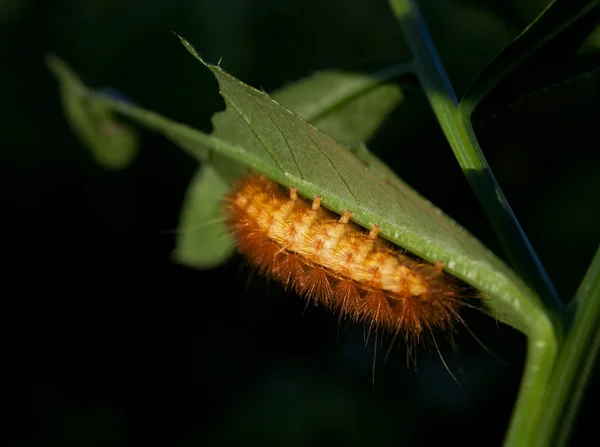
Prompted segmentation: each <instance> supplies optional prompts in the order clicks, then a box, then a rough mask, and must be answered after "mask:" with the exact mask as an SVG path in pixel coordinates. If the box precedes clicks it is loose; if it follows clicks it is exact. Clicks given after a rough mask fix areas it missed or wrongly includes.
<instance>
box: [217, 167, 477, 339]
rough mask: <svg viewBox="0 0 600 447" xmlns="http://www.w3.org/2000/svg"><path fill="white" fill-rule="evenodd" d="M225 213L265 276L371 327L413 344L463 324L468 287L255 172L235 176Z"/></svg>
mask: <svg viewBox="0 0 600 447" xmlns="http://www.w3.org/2000/svg"><path fill="white" fill-rule="evenodd" d="M225 216H226V217H225V219H226V224H227V227H228V228H229V230H230V231H231V232H232V233H233V235H234V238H235V240H236V244H237V249H238V251H239V252H240V253H241V254H243V255H244V256H245V257H246V258H247V260H248V261H249V263H250V264H252V265H253V266H254V267H256V269H257V270H258V272H259V273H260V274H262V275H265V276H268V277H271V278H273V279H275V280H276V281H278V282H279V283H281V284H282V285H283V286H284V287H285V288H286V289H292V290H295V291H296V292H297V293H298V294H299V295H301V296H303V297H305V298H306V299H308V300H309V301H313V302H314V303H315V304H318V305H323V306H325V307H327V308H329V309H331V310H333V311H335V312H338V313H339V314H340V317H347V318H349V319H351V320H353V321H357V322H360V321H362V322H365V323H366V324H367V325H368V326H369V328H370V329H371V328H375V329H379V328H381V329H383V330H386V331H389V332H392V333H394V334H396V335H397V334H402V335H403V336H404V337H405V339H406V340H407V341H408V342H410V345H411V346H412V345H413V344H416V343H419V342H420V341H421V340H423V339H426V338H429V337H430V336H433V332H434V330H436V329H439V330H442V331H450V330H452V328H453V327H454V324H455V323H457V322H461V323H462V322H463V320H462V319H461V317H460V316H459V313H458V311H459V309H460V308H461V307H462V306H464V305H468V300H467V299H466V298H465V297H466V294H465V291H466V290H467V289H468V288H467V287H466V286H465V285H464V284H462V283H461V282H460V281H459V280H458V279H456V278H454V277H452V276H450V275H449V274H447V273H445V272H443V267H444V264H443V263H442V262H438V263H435V264H433V265H432V264H429V263H427V262H426V261H424V260H422V259H419V258H417V257H416V256H414V255H412V254H411V253H408V252H406V251H405V250H403V249H401V248H400V247H398V246H396V245H394V244H392V243H391V242H389V241H388V240H386V239H384V238H382V237H381V236H380V235H379V230H380V228H379V227H378V226H377V225H373V227H372V228H370V229H368V230H367V229H365V228H363V227H360V226H359V225H358V224H356V223H354V222H352V221H351V217H352V212H351V211H349V210H347V211H345V212H344V213H343V214H342V215H339V214H336V213H334V212H332V211H330V210H328V209H327V208H325V207H323V206H321V197H319V196H317V197H314V198H313V199H312V200H308V199H306V198H303V197H301V196H299V195H298V193H297V190H296V188H293V187H292V188H289V190H288V189H285V188H284V187H282V186H281V185H279V184H277V183H273V182H272V181H270V180H268V179H267V178H266V177H265V176H263V175H260V174H255V173H253V174H250V175H246V176H243V177H242V178H241V179H239V180H238V181H237V182H235V184H234V186H233V189H232V191H231V193H230V194H229V195H228V196H227V197H226V201H225Z"/></svg>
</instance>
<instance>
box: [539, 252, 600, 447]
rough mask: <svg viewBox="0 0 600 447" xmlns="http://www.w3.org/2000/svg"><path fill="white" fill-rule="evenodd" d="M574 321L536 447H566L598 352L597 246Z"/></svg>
mask: <svg viewBox="0 0 600 447" xmlns="http://www.w3.org/2000/svg"><path fill="white" fill-rule="evenodd" d="M573 305H574V306H575V318H574V320H573V324H572V326H571V329H570V331H569V334H568V336H567V338H566V340H565V343H564V345H563V346H562V349H561V353H560V356H559V358H558V361H557V363H556V366H555V368H554V371H553V375H552V378H551V380H550V383H549V384H548V390H547V392H546V396H547V397H546V400H545V402H544V405H543V408H542V413H541V415H540V419H539V420H538V423H537V426H538V432H537V436H536V438H535V443H534V444H531V445H532V446H536V447H546V446H549V445H556V446H560V445H565V444H566V442H567V439H568V436H569V434H570V431H571V428H572V425H573V422H574V419H575V416H576V414H577V411H578V409H579V405H580V404H581V399H582V397H583V391H584V390H585V387H586V385H587V383H588V381H589V379H590V376H591V373H592V371H593V369H594V365H595V362H596V357H597V355H598V352H599V351H600V247H599V248H598V250H597V251H596V255H595V256H594V259H593V260H592V263H591V265H590V267H589V269H588V271H587V273H586V275H585V277H584V279H583V281H582V283H581V285H580V286H579V290H578V291H577V294H576V295H575V299H574V300H573Z"/></svg>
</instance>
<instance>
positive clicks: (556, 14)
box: [459, 0, 600, 120]
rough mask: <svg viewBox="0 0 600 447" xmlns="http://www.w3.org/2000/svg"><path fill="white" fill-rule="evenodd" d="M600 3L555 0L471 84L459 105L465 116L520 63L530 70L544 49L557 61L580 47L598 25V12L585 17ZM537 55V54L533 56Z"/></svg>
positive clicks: (467, 117) (548, 55)
mask: <svg viewBox="0 0 600 447" xmlns="http://www.w3.org/2000/svg"><path fill="white" fill-rule="evenodd" d="M598 6H600V0H554V1H552V2H551V3H550V4H549V5H548V6H547V7H546V8H545V9H544V10H543V11H542V12H541V14H540V15H539V16H537V17H536V19H535V20H534V21H533V22H531V24H529V26H527V28H525V30H524V31H523V32H522V33H521V34H519V36H518V37H517V38H516V39H515V40H514V41H513V42H512V43H511V44H510V45H508V46H507V47H506V48H505V49H504V50H503V51H502V52H501V53H500V54H499V55H498V56H497V57H496V58H495V59H494V60H493V61H492V62H491V63H490V64H489V65H488V66H487V67H485V69H484V70H483V71H482V72H481V73H480V74H479V75H478V76H477V78H476V79H475V80H474V81H473V82H472V84H471V85H470V86H469V88H468V90H467V92H466V93H465V94H464V96H463V98H462V100H461V102H460V106H459V111H460V113H461V115H462V116H463V117H465V120H468V119H469V117H470V116H471V113H472V112H473V110H474V109H475V107H476V106H477V104H479V103H480V102H481V100H482V99H483V98H484V97H486V95H488V93H489V92H491V91H492V90H493V89H494V88H495V87H497V86H498V85H499V84H500V83H501V82H502V81H503V80H505V79H506V78H507V77H508V76H509V75H510V74H511V73H512V72H514V71H515V70H517V69H518V68H519V67H520V66H521V65H524V64H525V63H527V69H526V70H523V72H524V73H525V74H527V73H530V72H532V71H533V70H532V69H531V67H532V66H533V65H534V64H535V63H536V62H537V61H536V58H537V57H540V56H539V54H542V53H543V54H542V56H541V57H543V58H545V59H550V60H554V61H556V60H558V58H559V56H560V55H561V53H564V52H565V51H569V47H575V48H574V49H576V48H577V47H579V46H580V45H581V44H582V43H583V42H584V41H585V39H586V38H587V37H588V36H589V35H590V34H591V33H592V32H593V31H594V29H595V28H596V25H597V17H595V16H594V17H590V20H588V21H587V22H586V23H585V24H584V23H583V20H584V19H585V18H586V16H588V15H590V13H595V14H592V15H596V16H597V12H598ZM559 38H560V39H559ZM542 50H543V51H542ZM536 53H538V54H536ZM534 55H536V58H533V57H532V56H534ZM543 69H545V67H543V68H542V70H543ZM513 81H515V79H513ZM515 83H516V82H515Z"/></svg>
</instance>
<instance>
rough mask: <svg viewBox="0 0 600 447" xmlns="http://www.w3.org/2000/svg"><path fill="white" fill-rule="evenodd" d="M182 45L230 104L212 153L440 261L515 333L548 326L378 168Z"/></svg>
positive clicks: (500, 268)
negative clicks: (319, 198) (482, 295)
mask: <svg viewBox="0 0 600 447" xmlns="http://www.w3.org/2000/svg"><path fill="white" fill-rule="evenodd" d="M181 41H182V42H183V44H184V45H185V46H186V48H187V49H188V50H189V51H190V52H191V53H192V54H193V55H194V56H196V57H197V58H198V59H199V60H200V61H202V62H203V63H204V64H205V65H206V66H207V67H208V68H209V69H210V70H211V71H212V72H213V73H214V75H215V77H216V78H217V81H218V82H219V86H220V92H221V95H222V96H223V98H224V99H225V102H226V104H227V109H226V110H225V111H224V112H220V113H218V114H216V115H215V117H214V119H213V120H214V122H215V126H217V125H220V126H222V129H228V131H229V134H228V135H225V132H223V137H222V139H220V145H221V147H220V148H219V147H218V146H219V145H217V144H215V147H214V148H215V150H221V151H222V152H223V153H224V154H226V155H229V156H231V157H233V158H235V159H236V160H238V161H242V162H244V163H245V164H247V165H248V166H251V167H252V168H254V169H256V170H258V171H261V172H263V173H265V174H266V175H267V176H269V177H271V178H272V179H273V180H275V181H277V182H279V183H281V184H283V185H286V186H295V187H297V189H298V191H299V192H300V193H301V194H304V195H305V196H306V197H309V198H310V197H314V196H315V195H320V196H322V197H323V202H322V203H323V204H324V205H325V206H327V207H328V208H330V209H332V210H333V211H336V212H338V213H342V212H343V211H344V210H346V209H349V210H351V211H352V212H353V213H354V220H355V221H356V222H358V223H359V224H361V225H363V226H364V227H366V228H369V227H371V226H372V225H373V224H377V225H379V226H380V227H381V230H382V231H381V234H382V235H383V236H384V237H386V238H388V239H390V240H391V241H393V242H395V243H396V244H398V245H400V246H402V247H404V248H406V249H408V250H409V251H411V252H413V253H415V254H417V255H418V256H421V257H423V258H424V259H427V260H429V261H431V262H435V261H443V262H444V263H445V264H446V266H447V270H448V271H449V272H450V273H452V274H454V275H455V276H457V277H459V278H461V279H464V280H465V281H467V282H469V283H471V284H473V285H474V286H475V287H477V288H478V289H480V290H483V291H486V292H488V293H489V294H490V299H489V305H490V307H491V308H492V309H493V310H494V311H495V313H496V315H498V316H499V318H501V319H502V320H504V321H506V322H508V323H509V324H511V325H513V326H515V327H517V328H519V329H520V330H522V331H524V332H527V331H529V330H530V329H531V328H532V326H537V325H541V326H545V327H547V325H548V320H547V318H546V315H545V314H544V312H543V309H542V308H541V306H540V304H539V302H538V301H537V299H536V297H535V295H534V294H533V293H531V291H530V290H529V289H528V288H527V287H526V286H525V285H524V284H523V283H522V282H521V281H520V279H519V278H518V277H517V276H516V275H515V274H514V273H513V272H512V271H511V270H510V269H508V268H507V267H506V265H504V264H503V263H502V262H501V261H500V260H499V259H498V258H496V257H495V256H494V255H493V254H492V253H491V252H490V251H489V250H487V249H486V248H485V247H483V246H482V245H481V244H480V243H479V242H478V241H477V240H475V239H474V238H473V237H471V236H470V235H469V234H468V233H467V232H466V231H464V230H463V229H462V228H460V227H459V226H458V225H457V224H456V223H454V222H453V221H452V220H451V219H449V218H448V217H447V216H444V215H443V214H442V213H441V211H440V210H438V209H437V208H435V207H433V206H432V205H431V204H430V203H429V202H427V201H425V200H424V199H422V198H421V197H420V196H419V195H418V194H417V193H415V192H414V191H413V190H411V189H410V188H409V187H408V186H406V185H405V184H404V183H403V182H402V181H401V180H400V179H398V178H397V177H396V176H394V175H393V174H392V173H391V171H389V170H388V169H387V168H385V165H383V163H381V162H379V163H377V165H378V168H377V169H376V170H372V169H369V168H368V167H367V166H365V164H364V162H363V161H361V159H359V158H358V157H356V156H355V155H354V154H353V153H351V152H350V151H348V150H347V148H345V147H344V146H342V145H340V144H339V143H338V142H336V141H335V140H333V139H332V138H330V137H329V136H328V135H326V134H323V133H322V132H320V131H318V130H317V129H316V128H314V127H313V126H311V125H310V124H308V123H307V122H306V121H304V120H303V119H301V118H300V117H299V116H297V115H295V114H294V113H293V112H291V111H290V110H288V109H286V108H284V107H283V106H281V105H280V104H279V103H277V102H275V101H274V100H273V99H272V98H270V97H269V96H268V95H267V94H265V93H263V92H260V91H258V90H255V89H253V88H251V87H249V86H247V85H245V84H243V83H242V82H240V81H239V80H237V79H235V78H233V77H232V76H230V75H229V74H227V73H226V72H224V71H223V70H222V68H221V67H219V66H215V65H211V64H207V63H206V62H204V61H203V60H202V58H201V57H200V56H199V55H198V54H197V52H196V51H195V49H194V48H193V47H192V46H191V45H190V44H189V43H188V42H187V41H186V40H185V39H183V38H181ZM365 158H368V157H363V159H365ZM371 158H372V157H371ZM373 164H375V163H373ZM492 296H493V298H492Z"/></svg>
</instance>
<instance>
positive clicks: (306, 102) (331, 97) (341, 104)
mask: <svg viewBox="0 0 600 447" xmlns="http://www.w3.org/2000/svg"><path fill="white" fill-rule="evenodd" d="M410 68H411V66H410V64H408V65H407V64H397V65H392V66H390V67H386V68H384V69H381V70H378V71H375V72H373V73H368V74H362V73H350V72H340V71H324V72H321V73H317V74H315V75H312V76H309V77H307V78H305V79H302V80H300V81H298V82H296V83H293V84H289V85H286V86H285V87H283V88H281V89H279V90H278V91H276V92H274V93H273V98H276V99H278V100H279V101H280V102H281V103H283V104H285V105H286V106H287V107H288V108H290V109H292V110H294V111H295V112H296V113H298V114H299V115H301V116H302V117H304V118H305V119H306V120H307V121H310V122H312V123H313V124H315V125H316V126H318V127H320V128H321V129H323V130H325V131H327V132H328V133H330V134H331V135H333V136H334V137H336V138H338V139H340V140H342V141H346V142H348V144H352V145H355V146H357V147H358V146H359V145H360V143H361V142H363V141H366V140H368V139H369V138H370V137H371V136H372V135H373V134H374V133H375V131H376V130H377V128H378V127H379V126H380V125H381V123H382V122H383V120H384V119H385V118H387V116H388V115H389V114H390V113H391V112H392V110H393V109H395V108H396V107H397V106H398V104H399V103H400V101H402V99H403V97H404V96H403V93H402V89H401V87H400V86H399V85H398V84H394V83H389V82H388V81H390V80H392V79H393V78H395V77H397V76H399V75H402V74H404V73H406V72H407V71H408V70H410ZM214 127H215V129H214V132H213V135H214V136H217V137H219V136H222V137H224V138H227V136H228V135H230V131H229V129H228V127H227V126H223V123H221V122H218V121H217V122H215V126H214ZM171 139H172V140H173V141H174V142H175V143H176V144H178V145H179V146H181V147H183V148H187V150H188V151H189V147H190V146H194V144H195V143H194V142H193V141H189V140H184V139H181V138H179V139H178V138H171ZM196 149H198V150H200V151H205V157H206V161H205V162H204V164H203V165H202V166H201V167H200V168H198V169H199V172H198V173H196V178H198V177H199V176H200V172H202V171H203V170H204V167H205V165H206V164H207V163H210V166H211V175H212V176H214V177H216V176H219V177H220V178H222V179H223V180H222V183H223V184H231V183H232V182H233V180H234V179H235V178H237V177H239V175H240V174H241V173H242V171H243V165H240V164H239V163H232V162H231V160H229V159H227V158H225V157H223V156H222V155H220V154H210V153H209V149H208V148H204V147H199V148H196ZM209 158H210V161H209V160H208V159H209ZM226 192H227V189H223V188H214V189H211V188H205V189H204V190H203V192H202V194H197V193H196V188H195V187H193V186H192V187H190V189H189V191H188V195H186V198H185V199H184V204H185V205H184V207H185V208H184V210H185V212H184V213H183V214H182V215H181V217H180V219H181V223H180V231H178V233H177V237H176V247H177V249H176V252H177V253H179V254H182V256H183V257H181V256H178V259H179V261H180V262H183V263H184V264H186V265H188V266H191V267H196V268H211V267H214V266H216V265H217V263H216V261H215V262H214V263H207V262H206V260H205V259H204V257H205V256H206V255H207V254H209V255H210V256H211V259H215V260H218V261H220V262H224V261H226V260H227V256H228V255H230V254H231V253H232V252H233V246H232V245H231V244H233V241H232V240H229V242H230V245H227V243H226V241H225V240H224V239H221V244H220V245H219V247H220V249H221V250H222V253H218V252H217V251H216V248H217V247H214V246H213V242H214V241H213V238H214V234H213V231H204V232H203V231H201V229H199V230H198V231H194V230H189V231H188V230H184V229H183V228H181V227H182V226H183V227H186V228H187V227H188V226H193V225H192V222H191V219H194V218H195V217H193V216H195V215H196V214H197V212H198V213H199V212H200V211H199V210H201V209H202V208H203V207H208V208H210V209H212V204H213V203H215V202H218V201H220V200H221V198H222V196H223V195H224V194H225V193H226ZM195 210H198V211H195ZM214 212H215V213H218V210H215V211H214ZM207 218H208V217H207ZM217 218H218V216H217V215H216V214H215V215H214V216H212V220H213V221H214V220H216V219H217ZM190 231H192V232H193V233H190ZM205 245H211V247H212V250H210V251H208V252H207V251H206V250H205V249H204V248H203V247H204V246H205Z"/></svg>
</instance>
